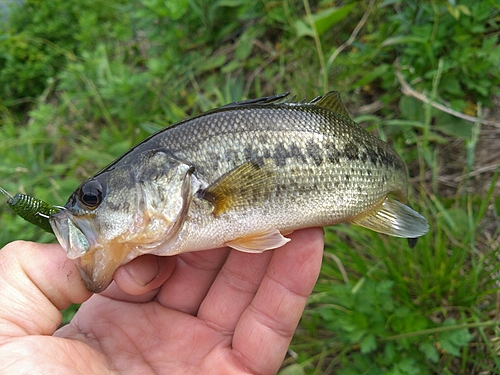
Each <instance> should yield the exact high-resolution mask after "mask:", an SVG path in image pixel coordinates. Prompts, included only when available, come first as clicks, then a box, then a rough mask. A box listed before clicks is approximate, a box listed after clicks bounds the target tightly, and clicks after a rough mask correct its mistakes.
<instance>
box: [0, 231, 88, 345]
mask: <svg viewBox="0 0 500 375" xmlns="http://www.w3.org/2000/svg"><path fill="white" fill-rule="evenodd" d="M0 285H1V288H0V300H1V301H2V303H1V304H0V332H1V335H2V336H4V337H5V336H9V337H13V336H23V335H35V334H40V335H51V334H52V333H53V332H54V331H55V330H56V329H57V327H58V326H59V325H60V324H61V318H62V315H61V312H60V310H63V309H65V308H67V307H68V306H69V305H70V304H71V303H82V302H83V301H85V300H87V299H88V298H89V297H90V296H91V293H90V292H89V291H88V290H87V289H86V288H85V285H84V283H83V281H82V279H81V277H80V274H79V272H78V270H77V269H76V267H75V265H74V264H73V262H71V261H70V260H69V259H68V258H67V256H66V253H65V252H64V250H63V249H62V248H61V247H60V246H59V245H55V244H51V245H48V244H37V243H32V242H24V241H16V242H12V243H10V244H8V245H7V246H5V247H4V248H3V249H2V250H0Z"/></svg>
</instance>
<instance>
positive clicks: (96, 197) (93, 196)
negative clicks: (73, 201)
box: [79, 180, 102, 210]
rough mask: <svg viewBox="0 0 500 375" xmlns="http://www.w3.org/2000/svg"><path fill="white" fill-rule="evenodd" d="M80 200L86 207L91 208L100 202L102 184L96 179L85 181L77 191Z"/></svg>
mask: <svg viewBox="0 0 500 375" xmlns="http://www.w3.org/2000/svg"><path fill="white" fill-rule="evenodd" d="M79 198H80V202H82V203H83V204H84V205H85V206H86V207H87V208H88V209H90V210H93V209H95V208H97V206H99V204H101V202H102V186H101V183H100V182H99V181H97V180H90V181H88V182H86V183H85V184H84V185H83V186H82V187H81V188H80V192H79Z"/></svg>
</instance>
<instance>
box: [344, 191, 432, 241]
mask: <svg viewBox="0 0 500 375" xmlns="http://www.w3.org/2000/svg"><path fill="white" fill-rule="evenodd" d="M350 222H351V223H353V224H356V225H359V226H362V227H365V228H368V229H371V230H374V231H375V232H379V233H384V234H388V235H390V236H394V237H403V238H411V239H414V238H417V237H420V236H423V235H424V234H426V233H427V232H428V231H429V225H428V224H427V220H425V218H424V217H423V216H422V215H420V214H419V213H418V212H415V211H413V210H412V209H411V208H410V207H408V206H406V205H405V204H403V203H401V202H399V201H397V200H394V199H390V198H386V199H385V201H384V202H383V203H382V205H380V207H379V208H378V209H377V210H374V211H371V212H369V213H368V214H363V215H359V216H358V217H355V218H354V219H352V220H350Z"/></svg>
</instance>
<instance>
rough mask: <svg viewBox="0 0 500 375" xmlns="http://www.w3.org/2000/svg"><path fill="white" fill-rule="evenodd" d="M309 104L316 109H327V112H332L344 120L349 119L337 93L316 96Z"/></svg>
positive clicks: (331, 92)
mask: <svg viewBox="0 0 500 375" xmlns="http://www.w3.org/2000/svg"><path fill="white" fill-rule="evenodd" d="M309 104H313V105H315V106H316V107H320V108H324V109H328V110H329V111H332V112H334V113H336V114H338V115H341V116H344V117H346V118H351V117H350V116H349V112H347V109H346V108H345V107H344V104H342V101H341V100H340V94H339V92H338V91H330V92H329V93H327V94H325V95H323V96H318V97H317V98H315V99H313V100H311V102H310V103H309Z"/></svg>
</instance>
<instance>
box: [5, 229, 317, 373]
mask: <svg viewBox="0 0 500 375" xmlns="http://www.w3.org/2000/svg"><path fill="white" fill-rule="evenodd" d="M290 238H292V241H291V242H290V243H288V244H286V245H285V246H283V247H282V248H279V249H276V250H273V251H267V252H264V253H262V254H246V253H241V252H238V251H235V250H229V249H216V250H209V251H203V252H197V253H186V254H182V255H179V256H175V257H155V256H150V255H146V256H143V257H140V258H137V259H134V260H133V261H132V262H130V263H129V264H128V265H127V266H123V267H120V268H119V269H118V270H117V272H116V273H115V276H114V279H115V281H114V282H113V283H112V284H111V286H110V287H109V288H108V289H107V290H106V291H105V292H103V293H101V294H96V295H91V293H90V292H88V291H87V289H86V288H85V286H84V284H83V282H82V280H81V278H80V275H79V274H78V271H77V269H76V267H75V266H74V265H73V263H72V262H71V261H70V260H68V259H67V257H66V254H65V253H64V251H63V250H62V249H61V248H60V246H58V245H42V244H36V243H28V242H13V243H11V244H9V245H7V246H6V247H5V248H4V249H3V250H1V251H0V373H1V374H4V373H5V374H35V373H39V374H49V373H50V374H51V375H55V374H65V375H66V374H175V373H183V374H225V373H226V374H240V373H245V374H248V373H258V374H272V373H276V372H277V371H278V369H279V367H280V365H281V363H282V360H283V357H284V355H285V353H286V350H287V348H288V345H289V343H290V340H291V338H292V335H293V333H294V331H295V328H296V326H297V323H298V321H299V319H300V316H301V315H302V311H303V309H304V306H305V303H306V301H307V298H308V296H309V294H310V293H311V290H312V288H313V286H314V284H315V282H316V279H317V277H318V274H319V270H320V265H321V259H322V253H323V232H322V230H321V229H319V228H312V229H305V230H300V231H296V232H295V233H293V234H292V235H290ZM84 301H86V302H84ZM82 302H84V303H83V304H82V306H81V308H80V310H79V311H78V313H77V314H76V315H75V317H74V318H73V320H72V321H71V323H70V324H68V325H66V326H64V327H62V328H61V329H59V330H57V331H56V329H57V327H58V326H59V325H60V323H61V313H60V311H59V310H62V309H65V308H67V307H68V306H69V305H70V304H71V303H82Z"/></svg>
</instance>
